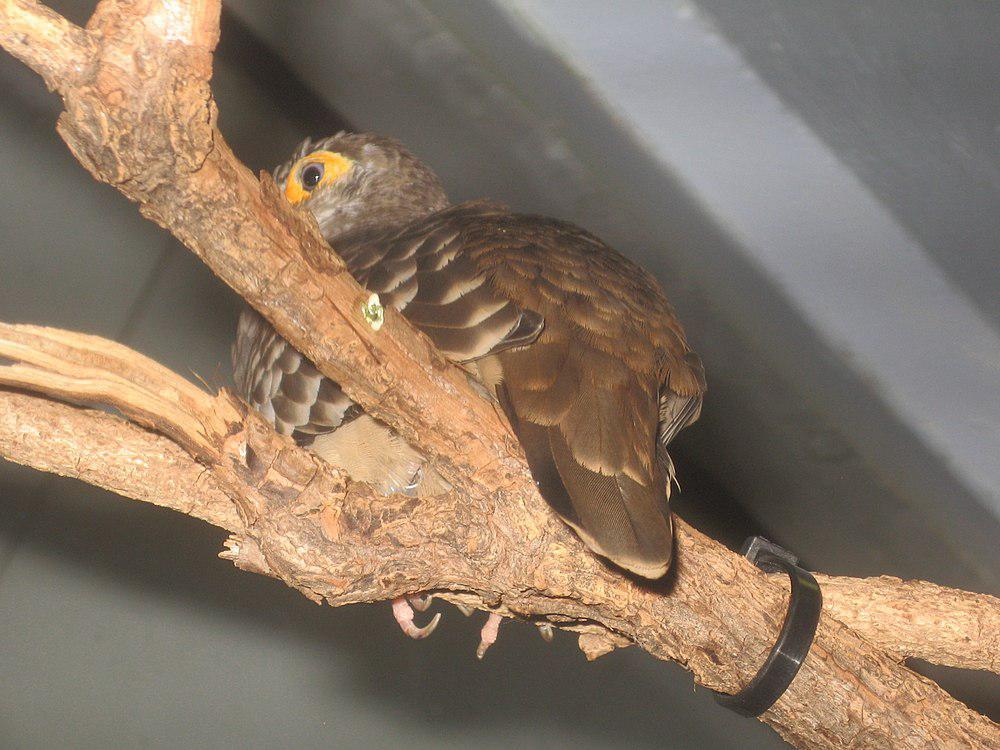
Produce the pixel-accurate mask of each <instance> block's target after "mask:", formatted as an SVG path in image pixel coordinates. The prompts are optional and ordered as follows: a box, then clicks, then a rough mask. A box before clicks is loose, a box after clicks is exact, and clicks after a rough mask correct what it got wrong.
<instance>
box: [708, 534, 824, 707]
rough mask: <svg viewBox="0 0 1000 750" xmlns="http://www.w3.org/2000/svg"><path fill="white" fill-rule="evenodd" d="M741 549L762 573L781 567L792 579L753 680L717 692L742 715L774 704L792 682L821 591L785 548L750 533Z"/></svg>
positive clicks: (818, 607)
mask: <svg viewBox="0 0 1000 750" xmlns="http://www.w3.org/2000/svg"><path fill="white" fill-rule="evenodd" d="M740 551H741V553H742V554H743V555H744V557H746V558H747V559H748V560H749V561H750V562H752V563H753V564H754V565H756V566H757V567H758V568H760V569H761V570H763V571H764V572H765V573H777V572H780V571H784V572H785V573H787V574H788V576H789V577H790V578H791V579H792V595H791V598H790V599H789V601H788V612H787V613H786V614H785V622H784V624H783V625H782V626H781V633H779V634H778V640H777V642H776V643H775V644H774V647H773V648H772V649H771V653H770V654H768V657H767V661H765V662H764V665H763V666H762V667H761V668H760V670H759V671H758V672H757V674H756V675H755V676H754V678H753V679H752V680H750V682H749V683H748V684H747V686H746V687H744V688H743V689H742V690H740V691H739V692H738V693H736V694H735V695H729V694H728V693H716V694H715V700H716V701H717V702H718V703H719V704H720V705H723V706H725V707H726V708H728V709H731V710H733V711H735V712H736V713H738V714H742V715H743V716H760V715H761V714H762V713H764V712H765V711H766V710H767V709H769V708H770V707H771V706H773V705H774V702H775V701H776V700H778V698H780V697H781V696H782V694H784V692H785V691H786V690H787V689H788V686H789V685H791V684H792V680H794V679H795V675H796V674H798V671H799V667H801V666H802V662H803V661H804V660H805V658H806V655H807V654H808V653H809V648H810V647H811V646H812V642H813V638H815V636H816V626H817V624H818V623H819V614H820V610H822V609H823V594H822V592H821V591H820V589H819V584H818V583H816V579H815V578H813V576H812V574H811V573H809V572H808V571H806V570H803V569H802V568H800V567H799V566H798V564H797V563H798V559H797V558H796V557H795V556H794V555H792V553H790V552H789V551H788V550H786V549H784V548H782V547H779V546H778V545H777V544H774V543H772V542H769V541H767V539H765V538H764V537H761V536H752V537H750V538H749V539H747V540H746V541H745V542H744V543H743V549H742V550H740Z"/></svg>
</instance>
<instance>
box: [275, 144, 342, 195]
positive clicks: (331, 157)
mask: <svg viewBox="0 0 1000 750" xmlns="http://www.w3.org/2000/svg"><path fill="white" fill-rule="evenodd" d="M353 166H354V161H353V160H351V159H348V158H347V157H346V156H344V155H343V154H338V153H335V152H333V151H313V152H312V153H311V154H307V155H306V156H303V157H302V158H301V159H299V160H298V161H297V162H295V166H293V167H292V171H291V172H289V173H288V179H287V180H286V181H285V199H286V200H287V201H288V202H289V203H291V204H292V205H293V206H294V205H298V204H299V203H301V202H302V201H304V200H305V199H306V198H308V197H309V196H310V195H311V194H312V192H313V191H314V190H315V189H316V188H318V187H320V186H322V185H328V184H330V183H331V182H333V181H334V180H336V179H338V178H339V177H341V176H343V175H344V174H345V173H346V172H348V171H350V169H351V167H353Z"/></svg>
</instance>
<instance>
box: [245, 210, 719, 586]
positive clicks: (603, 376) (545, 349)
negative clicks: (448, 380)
mask: <svg viewBox="0 0 1000 750" xmlns="http://www.w3.org/2000/svg"><path fill="white" fill-rule="evenodd" d="M336 249H337V251H338V252H339V253H340V254H341V256H342V257H343V258H344V259H345V261H346V262H347V265H348V269H349V270H350V271H351V273H352V274H353V275H354V276H355V278H357V279H358V281H359V282H361V283H362V284H363V285H364V286H365V287H367V288H368V289H370V290H372V291H375V292H378V293H379V295H380V297H381V299H382V302H383V304H387V305H392V306H393V307H396V308H397V309H399V310H400V311H402V313H403V315H405V316H406V317H407V318H408V319H409V320H410V321H411V322H412V323H414V324H415V325H416V326H417V327H418V328H420V329H421V330H422V331H423V332H424V333H425V334H427V335H428V336H429V337H430V338H431V340H432V341H433V342H434V343H435V345H437V347H438V348H439V349H441V350H442V351H443V352H444V353H445V354H446V355H447V356H448V357H449V358H451V359H453V360H455V361H458V362H475V363H476V364H475V365H473V368H474V369H476V370H477V371H478V373H479V374H480V376H481V379H482V380H484V382H485V383H486V384H487V385H489V386H490V387H493V388H495V389H496V393H497V396H498V399H499V400H500V402H501V404H502V405H503V407H504V409H505V411H506V413H507V416H508V418H509V419H510V421H511V424H512V426H513V428H514V430H515V431H516V432H517V434H518V437H519V439H520V441H521V443H522V445H523V447H524V450H525V454H526V456H527V458H528V462H529V465H530V467H531V470H532V473H533V475H534V477H535V480H536V481H537V482H538V483H539V487H540V489H541V492H542V495H543V496H544V497H545V498H546V500H547V501H548V502H549V503H550V504H551V505H552V507H553V508H554V509H555V510H556V511H557V512H558V513H559V514H560V515H561V516H562V517H563V518H564V519H566V521H567V522H568V523H570V524H571V525H572V526H573V527H574V528H575V529H576V530H577V531H578V532H579V534H580V535H581V537H582V538H583V539H584V540H585V541H586V542H587V543H588V545H589V546H590V547H591V548H592V549H594V550H595V551H596V552H598V553H599V554H602V555H604V556H606V557H608V558H610V559H611V560H612V561H614V562H615V563H617V564H619V565H621V566H622V567H624V568H626V569H628V570H631V571H634V572H636V573H638V574H640V575H643V576H646V577H650V578H655V577H659V576H661V575H662V574H663V573H665V572H666V570H667V567H668V566H669V563H670V555H671V545H672V537H671V526H670V520H669V511H668V509H667V494H668V491H669V489H668V477H669V476H672V468H670V469H669V470H668V471H665V470H664V468H663V466H666V467H670V464H669V457H667V454H666V451H665V449H664V447H665V445H666V443H667V442H669V440H670V439H671V438H672V437H673V436H674V435H675V434H676V432H677V431H678V430H680V429H681V428H682V427H683V426H685V425H686V424H690V422H692V421H694V419H696V418H697V416H698V411H699V410H700V404H701V394H702V393H703V391H704V377H703V374H702V373H701V368H700V362H699V361H698V359H697V355H695V354H694V353H693V352H691V351H690V350H689V349H688V347H687V344H686V342H685V340H684V335H683V331H682V330H681V327H680V324H679V323H678V322H677V319H676V317H675V315H674V313H673V311H672V310H671V308H670V306H669V305H668V303H667V302H666V300H665V298H664V297H663V294H662V292H661V291H660V289H659V286H658V285H657V284H656V282H655V280H653V279H652V277H651V276H649V275H648V274H647V273H646V272H644V271H643V270H642V269H640V268H639V267H637V266H636V265H634V264H633V263H631V262H630V261H628V260H627V259H625V258H624V257H622V256H621V255H618V254H617V253H615V252H614V251H613V250H611V249H610V248H608V247H607V246H605V245H604V244H603V243H601V242H600V241H599V240H597V239H596V238H594V237H593V236H591V235H589V234H587V233H585V232H583V231H582V230H580V229H577V228H575V227H572V226H570V225H567V224H564V223H561V222H557V221H554V220H550V219H544V218H540V217H528V216H514V215H511V214H508V213H506V212H505V211H503V210H502V209H499V208H497V207H494V206H489V205H485V204H465V205H461V206H456V207H453V208H450V209H446V210H444V211H441V212H439V213H436V214H434V215H432V216H431V217H428V218H426V219H423V220H420V221H418V222H415V223H414V224H412V225H410V226H408V227H406V228H404V229H403V230H399V231H393V232H382V233H372V232H367V233H364V234H359V235H357V236H354V237H344V238H341V239H339V240H338V241H337V243H336ZM264 325H265V326H266V324H264ZM249 328H251V327H250V326H248V329H249ZM268 328H269V327H268ZM253 333H254V335H255V336H257V338H259V339H260V342H259V343H256V344H254V345H253V346H250V345H244V346H243V347H242V348H240V347H237V348H238V349H239V355H238V356H237V357H236V361H237V372H240V371H241V367H240V363H241V362H247V363H250V365H249V366H244V368H243V369H244V370H247V371H250V372H253V373H256V371H257V370H259V369H270V371H271V372H270V374H267V373H265V374H263V375H260V374H257V375H255V377H245V378H244V381H245V382H246V385H245V386H244V391H245V392H247V391H249V392H251V393H252V394H253V395H254V397H255V398H257V397H260V400H261V401H262V402H268V401H269V402H270V403H271V405H272V407H273V411H274V414H275V416H276V418H277V419H278V420H281V421H283V422H284V423H286V424H289V425H293V429H295V430H299V429H305V430H315V429H316V427H317V425H319V424H320V423H321V422H323V420H319V421H317V420H315V419H314V414H313V407H314V404H313V403H310V400H309V396H310V394H311V393H312V390H306V389H305V388H299V389H298V390H297V391H296V393H295V394H292V393H290V392H289V391H290V390H291V388H290V387H289V385H288V384H291V383H297V378H295V376H297V375H298V374H299V372H300V371H301V370H302V367H303V364H302V362H303V360H302V358H301V357H299V358H298V359H299V361H298V362H295V361H293V360H294V359H295V358H294V357H292V356H291V355H289V354H288V352H289V351H292V352H294V350H291V349H290V347H287V345H284V346H285V348H284V349H282V346H281V345H282V344H284V342H283V341H282V340H280V337H277V335H276V334H274V333H273V332H270V334H265V333H257V332H253ZM268 335H269V336H271V337H273V338H268ZM283 357H284V359H283ZM255 363H256V364H255ZM306 364H308V363H306ZM282 365H284V367H282ZM278 371H280V375H279V372H278ZM313 372H314V369H311V370H310V369H308V368H306V370H305V375H309V376H311V375H312V374H313ZM304 379H306V380H308V379H309V378H304ZM238 380H239V378H238ZM320 381H321V382H320V386H319V387H324V381H323V379H322V378H321V379H320ZM325 382H326V383H329V381H325ZM311 385H312V384H311V381H310V387H311ZM251 386H252V387H251ZM319 387H317V388H319ZM326 387H328V388H330V389H332V390H330V391H329V393H332V394H337V393H338V392H339V388H336V386H335V385H333V384H332V383H329V385H328V386H326ZM318 392H319V391H318V390H317V393H318ZM298 396H303V397H304V398H301V399H300V398H298ZM342 396H343V394H339V396H338V397H336V398H334V399H332V402H331V405H330V407H329V409H327V407H326V406H324V411H323V416H324V418H325V417H334V419H327V420H326V421H329V422H334V421H336V419H335V418H336V417H337V415H338V414H339V415H340V418H341V419H343V415H344V413H345V412H346V411H347V409H344V408H342V406H343V402H342V401H341V400H340V397H342ZM347 403H348V404H349V402H347ZM307 405H308V409H307V408H306V406H307ZM348 409H349V407H348ZM265 412H266V405H265ZM658 438H659V439H658ZM658 454H660V456H661V461H657V460H656V459H657V455H658ZM661 464H662V466H661Z"/></svg>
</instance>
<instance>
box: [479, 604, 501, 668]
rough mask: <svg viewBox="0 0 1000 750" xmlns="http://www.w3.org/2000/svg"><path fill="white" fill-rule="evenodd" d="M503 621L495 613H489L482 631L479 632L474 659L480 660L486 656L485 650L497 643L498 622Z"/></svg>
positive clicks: (498, 633)
mask: <svg viewBox="0 0 1000 750" xmlns="http://www.w3.org/2000/svg"><path fill="white" fill-rule="evenodd" d="M501 619H503V618H501V617H500V615H498V614H497V613H496V612H491V613H490V616H489V618H488V619H487V620H486V624H485V625H483V629H482V630H480V631H479V648H477V649H476V658H477V659H482V658H483V657H484V656H486V650H487V649H488V648H489V647H490V646H492V645H493V644H494V643H496V642H497V636H498V635H500V620H501Z"/></svg>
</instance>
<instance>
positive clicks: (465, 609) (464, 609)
mask: <svg viewBox="0 0 1000 750" xmlns="http://www.w3.org/2000/svg"><path fill="white" fill-rule="evenodd" d="M455 608H456V609H457V610H458V611H459V612H461V613H462V614H463V615H465V616H466V617H472V613H473V612H475V611H476V608H475V607H470V606H469V605H468V604H456V605H455Z"/></svg>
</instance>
